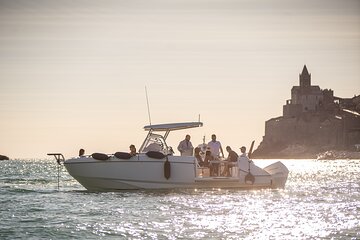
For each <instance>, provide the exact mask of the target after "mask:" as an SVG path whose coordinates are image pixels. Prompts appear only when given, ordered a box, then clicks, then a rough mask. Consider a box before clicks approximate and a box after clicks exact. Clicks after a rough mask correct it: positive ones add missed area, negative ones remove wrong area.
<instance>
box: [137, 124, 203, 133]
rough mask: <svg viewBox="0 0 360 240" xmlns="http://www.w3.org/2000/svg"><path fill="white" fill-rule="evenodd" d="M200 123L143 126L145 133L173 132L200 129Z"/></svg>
mask: <svg viewBox="0 0 360 240" xmlns="http://www.w3.org/2000/svg"><path fill="white" fill-rule="evenodd" d="M202 125H203V123H202V122H184V123H166V124H156V125H148V126H145V127H144V129H145V131H150V130H153V131H174V130H182V129H187V128H196V127H202Z"/></svg>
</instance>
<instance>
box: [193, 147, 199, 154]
mask: <svg viewBox="0 0 360 240" xmlns="http://www.w3.org/2000/svg"><path fill="white" fill-rule="evenodd" d="M194 152H195V155H197V154H200V152H201V149H200V148H199V147H196V148H195V149H194Z"/></svg>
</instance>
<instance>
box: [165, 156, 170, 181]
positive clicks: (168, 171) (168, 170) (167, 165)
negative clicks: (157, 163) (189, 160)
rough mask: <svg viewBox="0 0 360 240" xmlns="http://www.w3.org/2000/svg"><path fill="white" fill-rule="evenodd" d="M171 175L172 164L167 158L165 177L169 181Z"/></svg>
mask: <svg viewBox="0 0 360 240" xmlns="http://www.w3.org/2000/svg"><path fill="white" fill-rule="evenodd" d="M170 173H171V166H170V162H169V159H168V158H166V160H165V162H164V177H165V178H166V179H169V178H170Z"/></svg>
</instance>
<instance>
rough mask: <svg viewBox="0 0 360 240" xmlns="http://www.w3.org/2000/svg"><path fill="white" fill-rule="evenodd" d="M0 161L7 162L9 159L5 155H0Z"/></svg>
mask: <svg viewBox="0 0 360 240" xmlns="http://www.w3.org/2000/svg"><path fill="white" fill-rule="evenodd" d="M1 160H9V157H7V156H5V155H0V161H1Z"/></svg>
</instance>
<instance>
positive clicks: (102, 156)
mask: <svg viewBox="0 0 360 240" xmlns="http://www.w3.org/2000/svg"><path fill="white" fill-rule="evenodd" d="M91 157H92V158H93V159H96V160H103V161H105V160H108V159H109V158H110V157H109V156H108V155H107V154H105V153H93V154H91Z"/></svg>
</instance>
